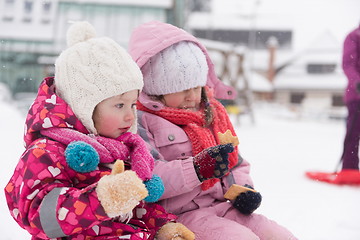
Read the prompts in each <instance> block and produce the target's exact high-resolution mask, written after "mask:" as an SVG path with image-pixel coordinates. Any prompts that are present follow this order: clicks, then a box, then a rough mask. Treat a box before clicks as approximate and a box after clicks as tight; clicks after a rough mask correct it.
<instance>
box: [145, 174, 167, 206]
mask: <svg viewBox="0 0 360 240" xmlns="http://www.w3.org/2000/svg"><path fill="white" fill-rule="evenodd" d="M144 184H145V186H146V189H147V190H148V192H149V195H148V196H147V197H146V198H145V199H144V200H145V202H156V201H157V200H159V198H160V197H161V196H162V195H163V193H164V190H165V187H164V184H163V181H162V179H161V178H160V177H159V176H158V175H155V174H154V175H153V176H152V178H151V179H149V180H146V181H144Z"/></svg>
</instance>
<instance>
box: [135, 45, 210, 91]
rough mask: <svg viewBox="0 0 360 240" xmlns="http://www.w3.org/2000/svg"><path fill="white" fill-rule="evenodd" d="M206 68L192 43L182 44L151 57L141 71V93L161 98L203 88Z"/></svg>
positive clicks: (203, 57)
mask: <svg viewBox="0 0 360 240" xmlns="http://www.w3.org/2000/svg"><path fill="white" fill-rule="evenodd" d="M208 70H209V68H208V65H207V62H206V57H205V55H204V53H203V52H202V50H201V49H200V48H199V47H198V46H197V45H196V44H195V43H193V42H188V41H182V42H179V43H176V44H174V45H171V46H170V47H168V48H165V49H164V50H162V51H161V52H159V53H157V54H156V55H154V56H153V57H151V58H150V59H149V60H148V61H147V62H146V63H145V64H144V66H143V67H142V68H141V71H142V73H143V75H144V89H143V91H144V92H145V93H146V94H148V95H164V94H169V93H176V92H181V91H184V90H187V89H190V88H194V87H198V86H205V85H206V81H207V75H208Z"/></svg>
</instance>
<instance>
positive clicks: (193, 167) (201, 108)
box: [129, 21, 296, 240]
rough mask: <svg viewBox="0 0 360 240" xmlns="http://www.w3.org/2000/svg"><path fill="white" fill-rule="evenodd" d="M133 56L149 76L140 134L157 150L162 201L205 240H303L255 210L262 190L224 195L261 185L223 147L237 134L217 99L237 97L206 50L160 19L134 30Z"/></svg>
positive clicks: (228, 147) (235, 150) (235, 153)
mask: <svg viewBox="0 0 360 240" xmlns="http://www.w3.org/2000/svg"><path fill="white" fill-rule="evenodd" d="M129 52H130V55H131V56H132V57H133V59H134V60H135V61H136V63H137V64H138V66H139V67H140V69H141V71H142V73H143V76H144V88H143V91H142V92H141V94H140V97H139V100H138V124H139V125H138V133H139V134H140V136H141V137H142V138H143V139H144V140H145V141H146V142H148V143H149V144H150V145H151V146H152V147H153V149H152V154H153V156H155V159H156V161H155V169H154V172H155V173H156V174H158V175H160V176H161V178H162V179H163V181H164V186H165V192H164V195H163V196H162V197H161V198H160V200H161V201H160V204H161V205H163V206H164V208H165V209H166V210H167V211H169V212H171V213H174V214H177V215H178V217H179V218H178V220H179V221H180V222H181V223H183V224H184V225H185V226H187V227H188V228H189V229H190V230H191V231H193V232H194V233H195V235H196V239H198V240H199V239H201V240H220V239H227V240H239V239H241V240H250V239H251V240H256V239H269V240H270V239H272V240H275V239H276V240H294V239H296V238H295V237H294V236H293V235H292V234H291V233H290V232H289V231H288V230H287V229H285V228H284V227H282V226H280V225H278V224H277V223H276V222H274V221H272V220H269V219H267V218H266V217H265V216H263V215H260V214H256V213H253V211H255V210H256V209H257V207H259V205H260V203H261V195H260V193H259V192H252V191H247V192H245V193H241V194H240V195H238V196H237V197H236V199H235V200H233V201H227V200H226V199H225V198H224V194H225V193H226V191H227V190H228V189H229V188H230V186H231V185H232V184H238V185H246V186H247V187H250V188H253V182H252V180H251V178H250V176H249V171H250V166H249V163H248V162H247V161H246V160H244V159H242V158H241V157H240V155H239V154H238V148H237V147H235V146H233V145H232V144H221V142H220V139H219V137H218V135H217V133H218V132H221V133H223V132H225V131H226V130H230V132H231V133H232V135H236V133H235V131H234V128H233V126H232V124H231V122H230V120H229V118H228V115H227V113H226V111H225V109H224V107H223V106H222V105H221V104H220V103H219V102H218V101H217V100H215V98H219V99H231V98H235V97H236V94H235V92H234V90H233V89H232V88H231V87H228V86H226V85H224V84H223V83H222V82H221V81H220V80H219V79H218V78H217V77H216V75H215V71H214V66H213V64H212V62H211V60H210V58H209V56H208V53H207V51H206V49H205V47H203V45H201V43H200V42H199V41H198V40H197V39H196V38H195V37H193V36H192V35H190V34H188V33H187V32H185V31H184V30H182V29H179V28H177V27H175V26H173V25H170V24H166V23H161V22H157V21H153V22H149V23H146V24H143V25H141V26H139V27H138V28H137V29H135V30H134V31H133V34H132V36H131V39H130V44H129ZM179 99H181V100H179ZM177 100H179V101H178V102H176V101H177Z"/></svg>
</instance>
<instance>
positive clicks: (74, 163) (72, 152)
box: [65, 141, 100, 173]
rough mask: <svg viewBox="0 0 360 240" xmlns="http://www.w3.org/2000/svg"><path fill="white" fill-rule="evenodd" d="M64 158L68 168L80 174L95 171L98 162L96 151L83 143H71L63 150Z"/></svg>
mask: <svg viewBox="0 0 360 240" xmlns="http://www.w3.org/2000/svg"><path fill="white" fill-rule="evenodd" d="M65 158H66V162H67V164H68V165H69V167H71V168H72V169H74V170H75V171H77V172H81V173H85V172H91V171H94V170H96V168H97V166H98V164H99V161H100V157H99V154H98V153H97V151H96V150H95V149H94V148H93V147H92V146H91V145H90V144H88V143H86V142H83V141H74V142H71V143H70V144H69V145H68V146H67V148H66V150H65Z"/></svg>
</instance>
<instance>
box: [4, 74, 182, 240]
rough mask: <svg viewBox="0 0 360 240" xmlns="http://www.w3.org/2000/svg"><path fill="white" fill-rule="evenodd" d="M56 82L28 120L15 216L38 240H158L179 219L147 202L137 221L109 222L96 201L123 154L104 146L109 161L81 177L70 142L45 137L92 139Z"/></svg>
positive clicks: (10, 195) (44, 88)
mask: <svg viewBox="0 0 360 240" xmlns="http://www.w3.org/2000/svg"><path fill="white" fill-rule="evenodd" d="M53 81H54V79H53V78H46V79H44V81H43V83H42V84H41V85H40V87H39V92H38V95H37V97H36V99H35V101H34V103H33V105H32V106H31V108H30V110H29V113H28V116H27V118H26V129H25V136H24V140H25V147H26V150H25V152H24V153H23V154H22V156H21V158H20V160H19V163H18V165H17V166H16V169H15V171H14V174H13V176H12V177H11V179H10V181H9V183H8V184H7V186H6V187H5V195H6V199H7V203H8V206H9V209H10V213H11V215H12V216H13V218H14V219H15V220H16V221H17V222H18V224H19V225H20V226H21V227H22V228H24V229H26V230H27V231H28V232H29V233H30V234H31V235H32V236H33V237H32V239H34V240H35V239H79V240H83V239H119V236H121V239H153V238H154V236H155V233H156V231H157V230H158V229H159V228H160V227H161V226H163V225H164V224H165V223H166V222H169V221H173V220H174V219H175V218H176V217H175V216H174V215H172V214H167V213H166V212H165V210H164V209H163V208H162V207H161V206H159V205H158V204H151V203H145V202H144V201H142V202H140V204H139V205H138V206H137V207H136V208H135V209H134V210H133V217H132V218H131V219H130V220H128V222H121V221H120V220H119V219H111V218H109V217H108V216H107V215H106V213H105V212H104V209H103V208H102V206H101V204H100V202H99V200H98V198H97V194H96V191H95V187H96V186H97V182H98V180H99V179H100V178H101V177H102V176H104V175H106V174H109V173H110V171H111V169H110V167H109V164H111V163H112V162H114V161H115V160H116V159H117V158H116V157H117V155H119V154H124V153H121V152H120V151H116V150H114V148H111V146H109V145H108V144H103V147H105V148H107V149H108V150H109V155H107V156H104V157H101V158H100V163H99V165H98V167H97V168H96V170H94V171H90V172H85V173H80V172H76V171H75V170H73V169H72V168H70V167H69V166H68V164H67V163H66V159H65V156H64V151H65V149H66V147H67V144H66V141H61V140H60V141H59V140H58V139H57V138H50V137H45V136H44V134H42V133H46V131H49V130H48V129H59V128H62V129H68V130H73V131H76V132H77V133H78V134H80V135H84V136H87V135H86V134H88V131H87V130H86V128H85V127H84V126H83V125H82V123H81V122H80V121H79V120H78V119H77V118H76V117H75V115H74V113H73V112H72V110H71V109H70V107H69V106H68V105H67V104H66V103H65V102H64V101H63V100H62V99H61V98H59V97H58V96H57V95H56V93H55V87H54V85H53ZM60 139H61V138H60ZM99 142H100V141H99ZM100 143H101V142H100ZM128 168H129V166H128Z"/></svg>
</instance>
